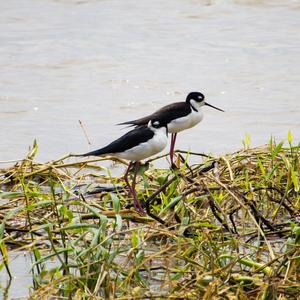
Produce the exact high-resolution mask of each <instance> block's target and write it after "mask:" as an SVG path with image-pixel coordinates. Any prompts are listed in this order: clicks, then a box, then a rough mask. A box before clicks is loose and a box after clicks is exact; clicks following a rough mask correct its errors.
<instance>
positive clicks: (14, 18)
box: [0, 0, 300, 160]
mask: <svg viewBox="0 0 300 300" xmlns="http://www.w3.org/2000/svg"><path fill="white" fill-rule="evenodd" d="M0 28H1V30H0V68H1V72H0V122H1V130H0V143H1V148H0V154H1V158H0V160H9V159H16V158H22V157H23V155H24V153H25V152H26V150H27V148H28V145H29V144H30V143H31V141H32V140H33V139H34V138H36V139H37V140H38V142H39V146H40V148H39V159H41V160H46V159H53V158H57V157H58V156H61V155H62V154H64V153H66V152H81V151H85V150H88V144H87V142H86V139H85V138H84V134H83V132H82V130H81V128H80V126H79V123H78V120H79V119H80V120H81V121H82V122H83V124H84V126H85V128H86V130H87V133H88V136H89V138H90V139H91V141H92V146H91V148H95V147H99V146H102V145H105V144H106V143H107V142H109V141H111V140H112V139H113V138H115V137H118V136H119V135H120V128H118V127H117V126H114V124H115V123H118V122H120V121H125V120H128V119H131V118H135V117H139V116H143V115H144V114H146V113H149V112H152V111H153V110H154V109H156V108H158V107H160V106H162V105H165V104H167V103H169V102H173V101H180V100H184V98H185V95H186V93H187V92H189V91H192V90H201V91H203V92H204V93H205V95H206V96H207V101H208V102H210V103H212V104H214V105H216V106H219V107H222V108H224V109H225V110H226V113H224V114H223V113H220V112H218V111H214V110H212V109H210V108H208V107H207V108H205V118H204V120H203V122H202V123H201V124H200V125H199V126H198V127H196V128H193V129H191V130H189V131H186V132H185V133H184V134H181V135H180V136H179V138H178V148H182V149H191V150H193V151H198V152H203V151H204V152H208V151H211V152H213V153H222V152H225V151H231V150H236V149H238V148H239V147H240V146H241V141H242V139H243V138H244V136H245V132H248V133H249V135H250V137H251V140H252V143H253V144H254V145H256V144H260V143H265V142H266V141H267V140H268V138H269V137H270V135H274V136H276V137H277V139H278V140H279V139H281V138H284V137H286V135H287V132H288V130H289V129H291V130H292V132H293V133H294V136H295V138H296V139H298V140H299V138H300V135H299V131H300V118H299V115H300V104H299V95H300V89H299V83H300V73H299V70H300V51H299V48H300V30H299V28H300V1H296V0H294V1H293V0H290V1H289V0H282V1H276V0H270V1H263V0H261V1H259V0H257V1H255V0H252V1H251V0H248V1H247V0H245V1H242V0H241V1H221V0H219V1H217V0H216V1H208V0H207V1H204V0H203V1H201V0H199V1H195V0H184V1H182V0H175V1H174V0H170V1H163V3H161V1H131V0H127V1H121V0H111V1H108V0H107V1H105V0H103V1H96V0H90V1H87V0H86V1H85V0H78V1H69V0H68V1H67V0H65V1H64V0H56V1H54V0H52V1H50V0H46V1H34V0H10V1H1V2H0ZM123 132H124V131H122V133H123Z"/></svg>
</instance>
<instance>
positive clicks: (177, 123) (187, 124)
mask: <svg viewBox="0 0 300 300" xmlns="http://www.w3.org/2000/svg"><path fill="white" fill-rule="evenodd" d="M202 119H203V113H202V111H201V110H200V109H199V110H198V111H194V110H192V112H191V113H190V114H189V115H187V116H185V117H182V118H179V119H175V120H173V121H172V122H170V123H169V124H168V131H169V132H170V133H177V132H180V131H182V130H185V129H189V128H191V127H194V126H195V125H197V124H198V123H199V122H201V121H202Z"/></svg>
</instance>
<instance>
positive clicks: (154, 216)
mask: <svg viewBox="0 0 300 300" xmlns="http://www.w3.org/2000/svg"><path fill="white" fill-rule="evenodd" d="M214 166H215V161H214V162H213V163H212V164H211V165H210V166H208V167H204V168H203V169H201V170H199V171H198V173H199V174H201V173H205V172H208V171H209V170H211V169H212V168H214ZM190 173H191V171H190V170H189V172H188V174H185V175H184V174H181V173H177V175H175V176H173V177H172V178H171V179H169V180H168V181H167V182H166V183H165V184H163V185H162V186H161V187H160V188H159V189H158V190H157V191H155V192H154V193H153V194H152V195H151V196H150V197H148V199H147V200H146V201H145V206H146V212H147V214H148V215H149V216H150V217H152V218H153V219H155V220H156V221H158V222H159V223H161V224H163V225H165V224H166V222H165V221H163V220H162V219H161V218H159V217H158V216H156V215H154V214H153V213H151V211H150V203H151V202H152V201H153V200H154V199H155V198H156V196H158V195H159V194H160V193H161V192H162V191H164V190H165V189H166V188H167V187H168V186H169V185H170V184H171V183H172V182H173V181H175V180H176V179H178V178H182V177H185V178H189V177H188V176H189V175H190ZM189 179H191V178H189Z"/></svg>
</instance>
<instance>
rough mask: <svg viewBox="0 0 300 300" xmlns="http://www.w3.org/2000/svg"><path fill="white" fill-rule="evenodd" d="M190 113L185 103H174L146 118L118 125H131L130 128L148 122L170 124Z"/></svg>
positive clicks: (189, 108)
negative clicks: (154, 121) (158, 121)
mask: <svg viewBox="0 0 300 300" xmlns="http://www.w3.org/2000/svg"><path fill="white" fill-rule="evenodd" d="M190 112H191V107H190V105H189V104H188V103H186V102H175V103H171V104H168V105H166V106H163V107H162V108H160V109H159V110H157V111H156V112H154V113H153V114H151V115H148V116H146V117H143V118H140V119H136V120H132V121H127V122H123V123H119V124H118V125H131V126H139V125H146V124H148V122H149V121H150V120H154V119H155V120H156V119H157V120H164V121H165V122H166V123H169V122H171V121H172V120H174V119H178V118H181V117H185V116H186V115H188V114H189V113H190Z"/></svg>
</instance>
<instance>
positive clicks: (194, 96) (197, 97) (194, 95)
mask: <svg viewBox="0 0 300 300" xmlns="http://www.w3.org/2000/svg"><path fill="white" fill-rule="evenodd" d="M186 102H187V103H189V104H190V105H191V106H192V108H193V110H196V111H197V108H198V107H202V106H204V105H207V106H209V107H212V108H214V109H217V110H219V111H223V112H224V110H223V109H221V108H218V107H215V106H213V105H211V104H209V103H207V102H205V97H204V95H203V94H202V93H200V92H191V93H189V94H188V95H187V97H186ZM193 102H194V103H193ZM195 102H196V103H195ZM197 106H198V107H197Z"/></svg>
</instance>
